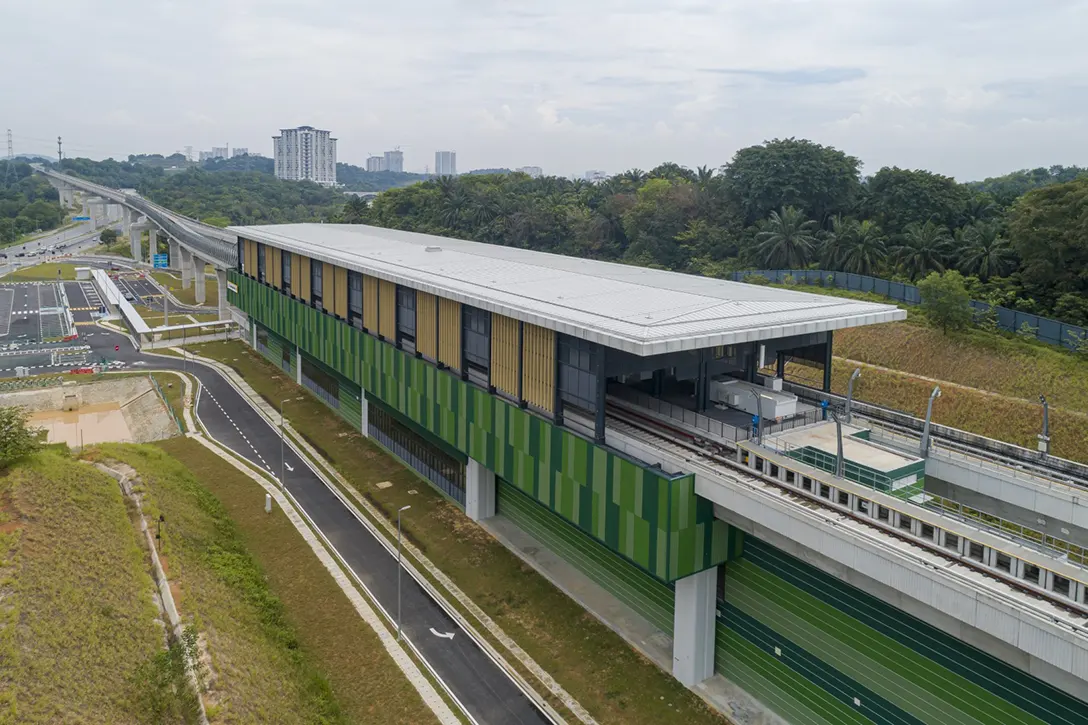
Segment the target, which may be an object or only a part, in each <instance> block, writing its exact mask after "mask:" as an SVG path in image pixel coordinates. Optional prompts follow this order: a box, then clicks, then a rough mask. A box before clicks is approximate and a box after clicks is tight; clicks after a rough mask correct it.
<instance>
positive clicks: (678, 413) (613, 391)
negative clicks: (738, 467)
mask: <svg viewBox="0 0 1088 725" xmlns="http://www.w3.org/2000/svg"><path fill="white" fill-rule="evenodd" d="M608 395H609V397H613V398H616V399H618V400H622V401H626V402H628V403H631V404H633V405H636V406H638V407H640V408H645V409H646V410H648V411H650V412H653V413H657V414H658V415H663V416H665V417H666V418H672V419H673V420H675V421H677V422H680V423H683V424H684V425H686V426H688V427H689V428H692V429H694V430H697V431H700V432H705V433H706V434H707V435H708V436H712V437H717V438H720V439H722V440H726V441H733V442H734V443H736V442H738V441H746V440H748V430H747V429H746V428H738V427H736V426H732V425H729V424H728V423H723V422H722V421H720V420H716V419H714V418H710V417H708V416H705V415H702V414H701V413H696V412H695V411H694V410H688V409H687V408H684V407H681V406H679V405H673V404H672V403H670V402H668V401H665V400H661V399H659V398H655V397H653V396H651V395H647V394H646V393H642V392H639V391H637V390H633V389H631V388H626V387H623V386H621V385H614V386H610V387H609V389H608Z"/></svg>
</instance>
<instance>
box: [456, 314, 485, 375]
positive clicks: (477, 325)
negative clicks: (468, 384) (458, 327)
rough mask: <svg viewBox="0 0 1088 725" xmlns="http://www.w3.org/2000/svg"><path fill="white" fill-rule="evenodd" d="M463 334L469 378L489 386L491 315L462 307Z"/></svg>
mask: <svg viewBox="0 0 1088 725" xmlns="http://www.w3.org/2000/svg"><path fill="white" fill-rule="evenodd" d="M461 309H462V310H463V311H464V312H463V315H464V317H463V318H462V319H463V323H464V324H463V328H464V329H463V332H462V336H461V345H462V346H463V347H464V352H465V366H466V368H467V371H466V372H468V374H469V377H473V378H476V380H477V382H481V383H483V384H485V385H486V384H487V382H488V380H489V372H490V369H491V313H489V312H488V311H487V310H481V309H478V308H476V307H470V306H469V305H462V306H461Z"/></svg>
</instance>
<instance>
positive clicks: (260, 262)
mask: <svg viewBox="0 0 1088 725" xmlns="http://www.w3.org/2000/svg"><path fill="white" fill-rule="evenodd" d="M264 251H265V246H264V245H263V244H261V243H260V242H257V281H258V282H260V283H261V284H264V283H265V282H267V281H268V279H267V277H266V275H267V274H268V270H267V269H265V266H266V265H265V259H264Z"/></svg>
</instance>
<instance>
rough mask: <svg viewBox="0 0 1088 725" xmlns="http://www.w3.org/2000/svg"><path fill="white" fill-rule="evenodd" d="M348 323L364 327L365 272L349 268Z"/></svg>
mask: <svg viewBox="0 0 1088 725" xmlns="http://www.w3.org/2000/svg"><path fill="white" fill-rule="evenodd" d="M348 324H349V325H351V326H352V327H354V328H356V329H357V330H361V329H363V274H362V272H356V271H355V270H353V269H349V270H348Z"/></svg>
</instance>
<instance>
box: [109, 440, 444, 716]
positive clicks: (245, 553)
mask: <svg viewBox="0 0 1088 725" xmlns="http://www.w3.org/2000/svg"><path fill="white" fill-rule="evenodd" d="M92 455H95V456H98V457H102V458H110V459H115V460H120V461H123V462H125V463H127V464H129V465H131V466H132V467H133V468H135V469H136V470H137V472H138V473H139V474H140V476H141V479H142V482H143V487H144V490H145V492H146V495H147V499H146V500H145V513H146V515H147V516H148V517H149V519H151V520H154V519H156V518H157V517H158V515H159V514H160V513H162V514H163V516H164V517H165V519H166V523H165V524H164V526H163V532H164V533H163V540H162V551H163V555H164V561H165V566H166V567H167V568H168V576H169V577H170V579H171V582H172V585H173V590H174V594H175V597H176V600H177V603H178V608H179V610H180V611H181V612H182V613H183V616H185V617H186V618H187V619H192V620H194V621H195V622H196V623H197V627H198V629H199V630H200V631H201V632H202V633H204V634H205V635H206V638H207V644H208V651H209V652H210V656H211V673H212V674H213V676H214V680H212V682H211V688H210V689H209V692H208V696H207V701H208V703H209V707H210V709H211V711H212V713H213V718H212V720H213V722H215V721H221V722H277V723H313V722H321V723H361V722H378V721H379V720H380V721H381V722H383V723H385V722H388V723H425V722H433V721H434V716H433V714H432V713H431V711H430V710H429V709H428V708H427V707H426V706H425V705H424V704H423V701H422V700H421V699H420V698H419V696H418V694H417V693H416V692H415V690H414V689H413V688H412V687H411V685H410V684H409V683H408V681H407V680H406V679H405V678H404V677H403V675H402V674H401V672H400V670H399V669H398V668H397V667H396V666H395V665H394V664H393V662H392V661H391V660H390V659H389V657H388V655H387V654H386V652H385V650H384V648H383V647H382V646H381V644H380V642H379V641H378V638H377V636H376V635H375V634H374V633H373V632H372V631H371V630H370V629H369V627H368V626H367V625H366V624H365V623H364V622H363V621H362V619H361V618H360V617H359V616H358V615H357V614H356V613H355V611H354V609H353V608H352V606H351V604H350V603H349V602H348V600H347V598H346V597H345V596H344V595H343V593H342V592H341V591H340V589H339V587H338V586H337V584H336V583H335V581H334V580H333V579H332V577H331V576H330V575H329V574H328V572H327V571H326V570H325V569H324V568H323V567H322V566H321V565H320V564H318V563H317V562H316V561H315V560H314V557H313V553H312V551H310V549H309V547H308V546H307V545H306V544H305V542H304V541H303V540H302V538H301V536H299V534H298V533H297V532H296V531H295V529H294V527H293V526H292V525H291V523H290V522H289V521H288V520H287V518H286V516H284V515H283V514H282V513H281V512H280V511H279V510H278V509H277V511H276V512H275V513H273V514H272V515H269V514H265V513H264V510H263V502H264V493H263V491H262V489H261V488H260V487H259V486H257V485H256V484H255V483H254V482H253V481H252V480H250V479H249V478H247V477H246V476H244V475H243V474H241V473H240V472H239V471H237V470H236V469H234V468H233V467H231V466H230V465H229V464H227V463H226V462H225V461H223V460H222V459H221V458H219V457H218V456H216V455H215V454H214V453H212V452H211V451H209V450H208V449H206V448H204V447H203V446H201V445H200V444H199V443H197V442H196V441H193V440H191V439H187V438H176V439H172V440H168V441H161V442H160V443H158V444H155V445H152V446H147V445H145V446H134V445H103V446H101V447H99V448H98V449H97V450H95V451H93V452H92Z"/></svg>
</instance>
